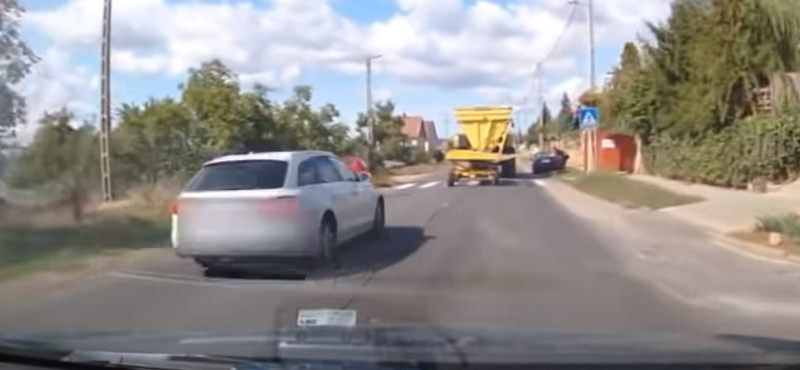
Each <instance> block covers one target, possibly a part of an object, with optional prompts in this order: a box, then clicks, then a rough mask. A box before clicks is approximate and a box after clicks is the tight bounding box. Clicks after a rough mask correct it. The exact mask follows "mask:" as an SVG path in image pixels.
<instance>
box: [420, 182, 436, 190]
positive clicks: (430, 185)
mask: <svg viewBox="0 0 800 370" xmlns="http://www.w3.org/2000/svg"><path fill="white" fill-rule="evenodd" d="M440 182H441V181H431V182H429V183H427V184H424V185H421V186H420V187H419V188H420V189H427V188H432V187H434V186H436V185H438V184H439V183H440Z"/></svg>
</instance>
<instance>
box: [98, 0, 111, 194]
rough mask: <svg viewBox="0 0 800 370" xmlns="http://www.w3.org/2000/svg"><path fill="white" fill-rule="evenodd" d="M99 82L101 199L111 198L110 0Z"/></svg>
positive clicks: (105, 13) (107, 0)
mask: <svg viewBox="0 0 800 370" xmlns="http://www.w3.org/2000/svg"><path fill="white" fill-rule="evenodd" d="M100 70H101V72H100V73H101V75H102V77H101V83H100V90H101V91H100V116H101V117H100V177H101V181H102V189H103V201H104V202H110V201H112V200H113V196H112V192H111V163H110V162H111V158H110V149H109V140H108V137H109V133H110V132H111V89H110V88H111V0H105V1H104V3H103V44H102V51H101V65H100Z"/></svg>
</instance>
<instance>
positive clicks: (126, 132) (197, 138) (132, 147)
mask: <svg viewBox="0 0 800 370" xmlns="http://www.w3.org/2000/svg"><path fill="white" fill-rule="evenodd" d="M119 117H120V123H119V125H118V127H117V128H116V129H115V130H114V132H113V133H112V136H111V138H112V141H113V143H114V145H113V146H112V147H111V148H112V150H113V153H112V155H113V161H114V167H113V171H114V178H115V179H117V181H116V183H117V184H118V186H120V185H123V188H124V187H127V186H126V185H128V186H133V185H134V184H139V183H148V184H153V183H156V182H157V181H159V180H164V179H167V178H170V177H173V176H178V177H186V176H188V175H189V174H191V173H192V172H194V171H195V170H196V169H197V168H198V166H199V165H200V164H202V162H203V161H206V160H208V159H210V158H211V157H212V156H213V155H214V154H216V152H215V150H214V148H213V147H207V146H205V145H206V143H207V140H206V137H205V136H202V135H198V131H199V130H197V128H196V127H193V125H194V123H195V121H193V120H192V114H191V112H190V111H189V110H188V109H186V107H185V106H184V105H182V104H180V103H179V102H176V101H175V100H173V99H171V98H165V99H161V100H156V99H150V100H149V101H147V102H145V103H143V104H141V105H130V104H123V105H122V107H121V108H120V109H119Z"/></svg>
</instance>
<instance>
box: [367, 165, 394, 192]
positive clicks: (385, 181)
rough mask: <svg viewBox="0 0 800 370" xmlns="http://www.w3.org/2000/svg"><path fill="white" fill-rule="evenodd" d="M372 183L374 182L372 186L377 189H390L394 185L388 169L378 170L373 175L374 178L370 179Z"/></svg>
mask: <svg viewBox="0 0 800 370" xmlns="http://www.w3.org/2000/svg"><path fill="white" fill-rule="evenodd" d="M370 182H372V186H374V187H376V188H388V187H391V186H392V185H394V183H393V182H392V174H391V172H389V170H387V169H386V168H383V167H381V168H378V169H377V170H375V172H373V173H372V177H370Z"/></svg>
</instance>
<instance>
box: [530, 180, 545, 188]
mask: <svg viewBox="0 0 800 370" xmlns="http://www.w3.org/2000/svg"><path fill="white" fill-rule="evenodd" d="M533 183H534V184H536V186H539V187H542V188H544V187H547V183H546V182H545V181H544V180H533Z"/></svg>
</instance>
